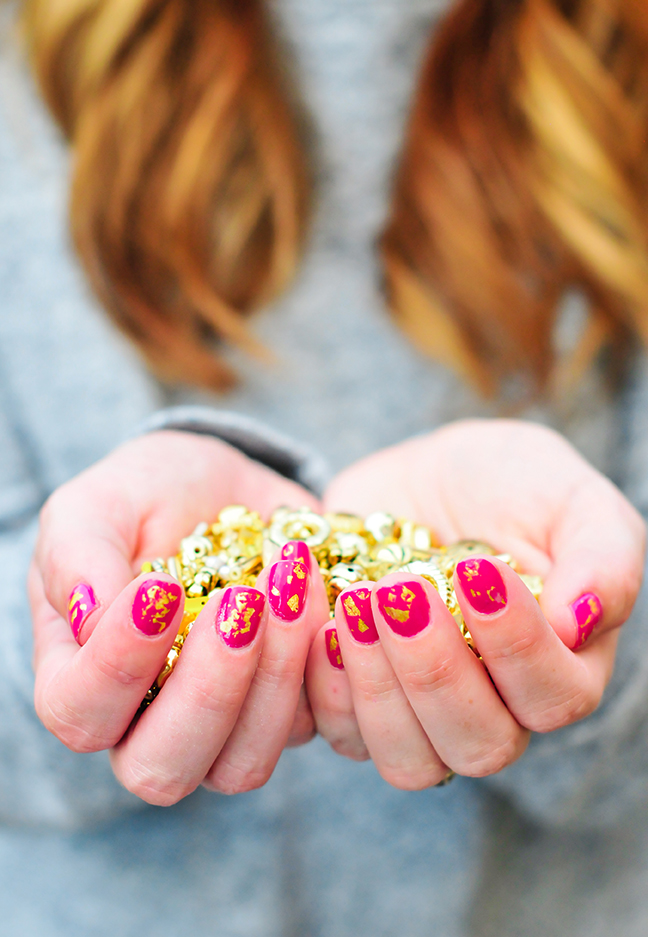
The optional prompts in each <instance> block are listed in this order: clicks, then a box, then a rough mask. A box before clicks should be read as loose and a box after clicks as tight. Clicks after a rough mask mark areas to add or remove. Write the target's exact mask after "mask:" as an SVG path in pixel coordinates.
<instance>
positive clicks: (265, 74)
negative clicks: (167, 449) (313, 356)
mask: <svg viewBox="0 0 648 937" xmlns="http://www.w3.org/2000/svg"><path fill="white" fill-rule="evenodd" d="M24 25H25V31H26V35H27V38H28V44H29V48H30V52H31V57H32V61H33V64H34V68H35V71H36V74H37V76H38V79H39V82H40V86H41V88H42V90H43V94H44V96H45V99H46V101H47V103H48V104H49V106H50V108H51V110H52V112H53V113H54V115H55V117H56V118H57V120H58V121H59V123H60V125H61V127H62V128H63V130H64V132H65V134H66V135H67V136H68V138H69V140H70V142H71V145H72V150H73V159H74V163H73V179H72V191H71V208H70V212H71V221H72V233H73V237H74V242H75V245H76V248H77V251H78V253H79V256H80V257H81V260H82V262H83V265H84V267H85V270H86V272H87V274H88V276H89V278H90V281H91V283H92V285H93V287H94V290H95V292H96V293H97V295H98V296H99V298H100V299H101V301H102V302H103V304H104V305H105V307H106V308H107V310H108V311H109V312H110V313H111V314H112V316H113V317H114V318H115V320H116V321H117V323H118V324H119V325H120V326H121V327H122V328H123V329H124V330H125V331H126V332H127V333H128V334H129V335H130V336H131V338H133V339H134V340H135V342H136V343H138V344H139V346H140V347H141V349H142V350H143V352H144V353H145V355H146V357H147V358H148V360H149V362H150V363H151V365H152V367H153V368H154V370H155V371H156V372H157V373H158V374H159V375H161V376H162V377H164V378H166V379H168V380H171V381H174V380H185V381H189V382H191V383H196V384H202V385H205V386H211V387H216V388H223V387H225V386H227V385H228V383H230V381H231V378H232V375H231V373H230V371H229V369H228V368H227V366H226V365H225V364H224V363H223V362H222V361H221V360H219V358H218V356H217V354H216V353H215V349H214V344H215V343H214V339H218V338H220V337H224V338H227V339H229V340H232V341H234V342H237V343H239V344H242V345H243V346H244V347H247V348H248V349H249V350H252V351H259V348H258V346H257V345H256V344H255V343H254V341H253V340H252V338H251V337H250V335H249V333H248V331H247V329H246V328H245V325H244V320H243V318H242V316H243V315H245V314H247V313H249V312H250V311H251V310H253V309H254V308H256V307H258V306H259V305H261V304H263V303H265V302H267V301H268V300H269V299H270V298H272V297H273V296H275V295H276V294H277V293H279V292H281V290H282V289H283V288H284V287H285V285H286V284H287V282H288V280H289V279H290V277H291V276H292V274H293V271H294V269H295V267H296V264H297V260H298V256H299V253H300V249H301V243H302V240H303V233H304V227H305V223H306V209H307V201H308V200H307V190H308V185H307V176H306V170H305V163H304V158H303V155H302V151H301V147H300V145H299V140H298V134H297V129H296V123H295V118H294V115H293V113H292V108H291V106H290V104H289V103H288V100H287V96H286V94H285V89H284V88H283V86H282V79H281V76H280V74H279V70H278V68H277V64H276V61H275V53H274V49H273V46H272V43H271V42H270V38H269V28H268V24H267V22H266V19H265V16H264V11H263V9H262V6H261V4H260V2H258V0H27V2H26V5H25V13H24Z"/></svg>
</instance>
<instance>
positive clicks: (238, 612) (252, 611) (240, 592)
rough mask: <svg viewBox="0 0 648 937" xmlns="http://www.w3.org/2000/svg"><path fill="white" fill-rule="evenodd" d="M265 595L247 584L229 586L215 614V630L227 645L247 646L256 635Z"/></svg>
mask: <svg viewBox="0 0 648 937" xmlns="http://www.w3.org/2000/svg"><path fill="white" fill-rule="evenodd" d="M264 606H265V596H264V595H263V592H259V590H258V589H252V588H250V587H249V586H230V587H229V588H228V589H226V590H225V592H224V593H223V597H222V599H221V604H220V606H219V609H218V614H217V615H216V630H217V631H218V633H219V634H220V636H221V638H222V639H223V641H224V642H225V644H227V646H228V647H247V646H248V644H252V642H253V641H254V639H255V637H256V633H257V631H258V630H259V625H260V624H261V618H262V616H263V608H264Z"/></svg>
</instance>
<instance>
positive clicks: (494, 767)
mask: <svg viewBox="0 0 648 937" xmlns="http://www.w3.org/2000/svg"><path fill="white" fill-rule="evenodd" d="M528 740H529V733H528V732H525V731H520V732H517V733H514V734H511V735H509V736H507V737H506V738H504V739H502V740H501V741H498V742H496V743H494V744H491V745H490V746H489V747H488V749H486V748H481V749H480V750H479V751H476V752H474V753H471V754H470V755H468V756H467V757H464V758H463V759H460V760H459V761H458V762H457V763H456V764H455V763H454V762H453V767H455V770H456V771H458V773H459V774H462V775H465V776H466V777H469V778H485V777H488V776H489V775H491V774H498V772H500V771H503V770H504V768H507V767H508V766H509V765H512V764H513V762H514V761H517V759H518V758H519V757H520V755H522V753H523V752H524V750H525V748H526V747H527V744H528Z"/></svg>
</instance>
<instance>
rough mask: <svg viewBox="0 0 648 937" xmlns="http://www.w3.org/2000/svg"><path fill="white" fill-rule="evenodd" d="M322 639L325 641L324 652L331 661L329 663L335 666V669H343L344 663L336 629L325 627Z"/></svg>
mask: <svg viewBox="0 0 648 937" xmlns="http://www.w3.org/2000/svg"><path fill="white" fill-rule="evenodd" d="M324 640H325V641H326V653H327V655H328V659H329V661H330V662H331V665H332V666H333V667H335V669H336V670H344V663H343V662H342V652H341V651H340V642H339V641H338V636H337V631H336V630H335V628H327V629H326V631H325V632H324Z"/></svg>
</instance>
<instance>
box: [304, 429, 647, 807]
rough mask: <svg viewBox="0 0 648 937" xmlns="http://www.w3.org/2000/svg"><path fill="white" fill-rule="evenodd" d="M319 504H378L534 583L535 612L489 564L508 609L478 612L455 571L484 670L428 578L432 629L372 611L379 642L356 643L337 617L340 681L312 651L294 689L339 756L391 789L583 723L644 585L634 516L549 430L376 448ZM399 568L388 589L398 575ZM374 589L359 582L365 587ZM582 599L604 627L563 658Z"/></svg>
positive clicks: (470, 767) (496, 761)
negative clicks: (539, 589) (596, 605)
mask: <svg viewBox="0 0 648 937" xmlns="http://www.w3.org/2000/svg"><path fill="white" fill-rule="evenodd" d="M325 508H326V509H327V510H347V511H354V512H357V513H359V514H366V513H369V512H370V511H373V510H379V509H380V510H388V511H390V512H391V513H393V514H395V515H397V516H399V515H400V516H405V517H415V518H416V519H418V520H420V521H421V522H423V523H426V524H429V525H430V526H431V527H432V528H433V529H434V530H435V531H436V533H437V535H438V537H439V539H440V541H441V542H445V543H449V542H453V541H456V540H459V539H461V538H468V537H469V538H479V539H482V540H485V541H486V542H489V543H491V544H493V545H494V546H495V547H496V548H497V549H499V550H500V551H502V552H507V553H510V554H511V555H512V556H514V557H515V558H516V559H517V561H518V562H519V564H520V566H521V567H522V568H523V569H525V570H526V571H527V572H533V573H538V574H541V575H542V576H543V577H544V579H545V587H544V591H543V593H542V596H541V599H540V602H539V603H538V602H537V601H536V600H535V599H534V598H533V596H532V595H531V593H530V592H529V591H528V589H527V588H526V587H525V586H524V584H523V583H522V581H521V580H520V579H519V577H518V576H517V575H516V574H515V573H514V572H513V571H512V570H511V569H510V568H509V567H508V566H507V565H506V564H505V563H503V562H501V561H499V560H492V561H493V562H494V563H495V565H496V566H497V567H498V569H499V572H500V573H501V575H502V578H503V579H504V582H505V586H506V589H507V593H508V601H507V604H506V607H505V608H503V609H501V610H500V611H497V612H495V613H494V614H491V615H484V614H479V613H477V612H476V611H474V610H473V608H472V607H471V605H470V604H469V602H468V601H467V599H466V597H465V595H464V593H463V591H462V589H461V585H460V583H459V582H458V581H457V579H456V577H455V587H456V589H457V594H458V599H459V603H460V605H461V609H462V612H463V615H464V618H465V620H466V623H467V625H468V628H469V630H470V632H471V634H472V635H473V637H474V639H475V641H476V644H477V647H478V648H479V650H480V653H481V655H482V657H483V661H484V663H483V664H482V663H480V661H479V660H478V659H477V658H476V657H475V655H474V654H473V653H472V652H471V651H470V650H469V648H468V647H467V646H466V644H465V642H464V640H463V638H462V637H461V635H460V633H459V630H458V628H457V626H456V624H455V622H454V620H453V619H452V617H451V615H450V614H449V613H448V612H447V610H446V609H445V606H444V605H443V603H442V602H441V600H440V598H439V596H438V594H437V593H436V591H435V590H434V588H433V587H432V586H431V585H429V584H428V583H426V584H425V589H426V592H427V595H428V598H429V602H430V607H431V624H430V625H429V626H428V627H427V628H425V629H424V630H423V631H421V632H420V633H419V634H417V635H416V636H414V637H402V636H400V635H396V634H394V633H393V631H392V630H391V629H390V628H389V627H388V625H387V624H386V622H385V619H384V618H383V617H382V616H381V615H380V612H379V610H378V607H377V605H376V603H375V601H374V603H373V609H374V613H375V621H376V626H377V628H378V632H379V635H380V642H379V643H378V644H375V645H369V646H367V645H361V644H359V643H358V642H356V641H355V640H354V639H353V638H352V637H351V635H350V633H349V631H348V629H347V627H346V624H345V621H344V617H343V615H342V613H341V610H340V603H339V600H338V607H337V609H336V627H337V633H338V637H339V641H340V646H341V651H342V658H343V660H344V664H345V671H343V672H340V671H335V670H334V669H333V668H332V667H331V666H330V665H329V664H328V661H327V660H326V655H325V651H324V640H323V629H322V633H320V634H319V635H318V636H317V638H316V640H315V641H314V643H313V649H312V651H311V657H310V658H309V662H308V668H307V688H308V695H309V699H310V703H311V707H312V710H313V713H314V716H315V721H316V724H317V727H318V730H319V731H320V732H321V733H322V735H323V736H324V737H325V738H327V739H328V740H329V741H330V743H331V745H332V746H333V747H334V748H335V749H336V750H338V751H340V752H342V753H343V754H346V755H349V756H351V757H356V758H363V757H367V756H370V757H371V758H372V759H373V760H374V762H375V763H376V767H377V768H378V770H379V771H380V773H381V774H382V776H383V777H384V778H385V779H386V780H387V781H389V782H390V783H391V784H393V785H395V786H396V787H400V788H404V789H417V788H423V787H427V786H429V785H432V784H436V783H438V782H439V781H440V780H442V779H443V777H444V776H445V775H446V773H447V771H448V768H452V769H453V770H455V771H457V772H458V773H461V774H465V775H469V776H474V777H481V776H484V775H489V774H493V773H495V772H497V771H500V770H501V769H502V768H504V767H506V766H507V765H509V764H511V763H512V762H514V761H515V760H516V759H517V758H518V757H519V756H520V755H521V754H522V752H523V751H524V748H525V747H526V744H527V741H528V737H529V732H530V731H535V732H551V731H553V730H555V729H558V728H561V727H563V726H566V725H569V724H570V723H572V722H575V721H577V720H579V719H582V718H583V717H585V716H587V715H588V714H589V713H591V712H592V711H593V710H594V709H595V708H596V707H597V706H598V704H599V702H600V700H601V696H602V694H603V691H604V689H605V686H606V685H607V683H608V681H609V679H610V676H611V673H612V668H613V664H614V654H615V648H616V642H617V637H618V629H619V627H620V626H621V625H622V624H623V622H624V621H625V620H626V618H627V617H628V615H629V614H630V611H631V610H632V606H633V604H634V601H635V598H636V595H637V592H638V589H639V586H640V583H641V577H642V571H643V558H644V544H645V531H644V524H643V521H642V519H641V518H640V516H639V515H638V514H637V512H636V511H635V510H634V509H633V508H632V507H631V506H630V504H629V503H628V502H627V501H626V500H625V498H624V497H623V496H622V495H621V494H620V492H619V491H618V490H617V489H616V488H615V487H614V486H613V485H612V484H611V483H610V482H609V481H608V480H607V479H606V478H604V477H603V476H602V475H601V474H600V473H598V472H596V471H595V470H594V469H593V468H592V467H591V466H590V465H589V464H588V463H587V462H585V460H584V459H582V458H581V457H580V456H579V455H578V453H576V451H575V450H574V449H573V448H572V447H571V446H570V445H569V444H568V443H567V442H566V441H565V440H564V439H563V438H562V437H561V436H559V435H558V434H556V433H554V432H553V431H551V430H548V429H545V428H543V427H540V426H535V425H533V424H528V423H523V422H518V421H507V420H497V421H466V422H461V423H456V424H451V425H449V426H448V427H445V428H443V429H441V430H439V431H437V432H436V433H432V434H430V435H428V436H423V437H418V438H416V439H413V440H410V441H408V442H406V443H403V444H401V445H399V446H396V447H394V448H392V449H389V450H386V451H384V452H380V453H377V454H376V455H374V456H371V457H370V458H368V459H365V460H363V461H362V462H359V463H357V464H356V465H354V466H352V467H351V468H349V469H348V470H346V471H345V472H343V473H342V474H341V475H339V476H338V477H337V478H336V479H335V480H334V482H333V483H332V485H331V486H330V488H329V490H328V492H327V495H326V498H325ZM408 578H411V577H408V576H406V575H404V574H397V575H392V576H390V577H386V579H387V581H388V582H393V581H396V582H398V581H401V580H407V579H408ZM384 584H385V582H384V581H381V583H378V584H368V585H369V586H370V587H372V588H373V589H374V593H375V589H376V588H378V587H379V586H380V585H384ZM587 592H594V593H595V594H596V595H597V596H598V597H599V598H600V600H601V602H602V606H603V617H602V620H601V622H600V623H599V625H598V626H597V628H596V630H595V632H594V634H593V635H592V636H591V638H590V639H589V641H588V642H587V644H586V645H585V646H584V647H582V648H580V649H579V650H578V651H573V650H571V648H572V647H573V645H574V643H575V641H576V637H577V626H576V622H575V620H574V616H573V613H572V612H571V610H570V607H569V606H570V604H571V603H572V602H574V600H575V599H577V598H578V597H579V596H580V595H582V594H583V593H587Z"/></svg>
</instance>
